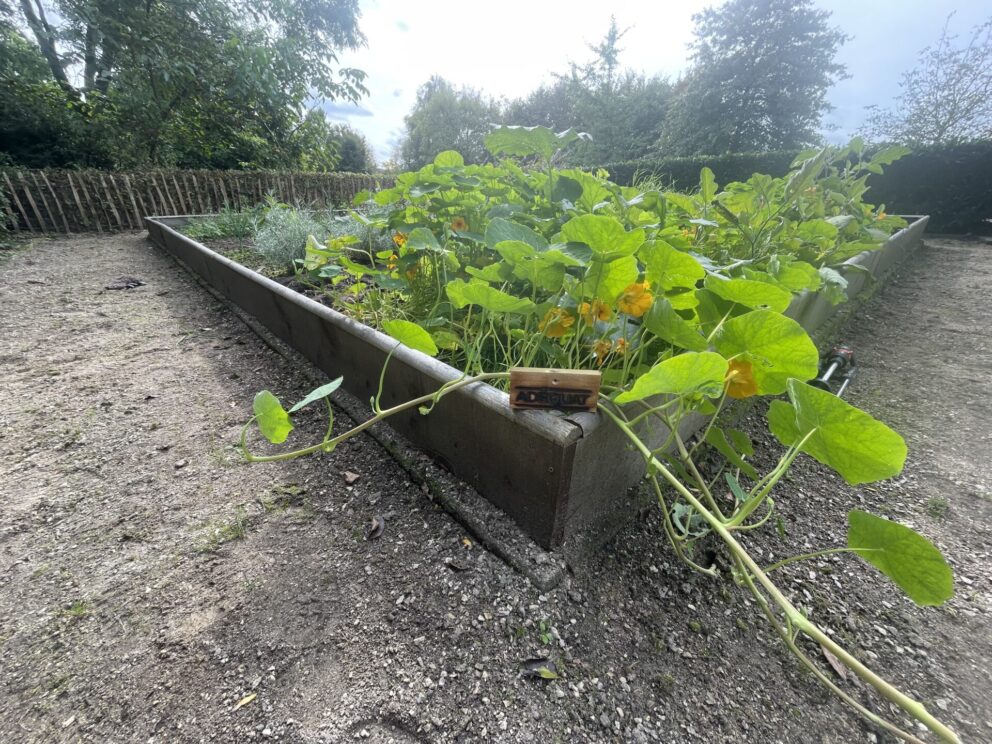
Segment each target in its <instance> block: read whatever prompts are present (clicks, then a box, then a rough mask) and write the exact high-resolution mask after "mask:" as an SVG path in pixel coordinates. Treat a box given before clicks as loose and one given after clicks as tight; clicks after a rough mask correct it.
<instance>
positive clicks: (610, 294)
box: [583, 256, 640, 305]
mask: <svg viewBox="0 0 992 744" xmlns="http://www.w3.org/2000/svg"><path fill="white" fill-rule="evenodd" d="M639 275H640V270H639V269H638V267H637V259H636V258H634V257H633V256H624V257H623V258H618V259H616V260H614V261H610V262H609V263H606V264H602V263H595V264H593V265H592V266H590V267H589V270H588V272H587V273H586V278H585V281H584V282H583V285H584V288H587V289H588V291H589V292H590V293H591V294H593V295H594V296H595V297H596V298H597V299H599V300H602V301H603V302H605V303H606V304H607V305H612V304H613V303H614V302H615V301H616V299H617V298H618V297H619V296H620V295H621V294H623V291H624V290H625V289H626V288H627V287H629V286H630V285H631V284H633V283H634V282H636V281H637V277H638V276H639Z"/></svg>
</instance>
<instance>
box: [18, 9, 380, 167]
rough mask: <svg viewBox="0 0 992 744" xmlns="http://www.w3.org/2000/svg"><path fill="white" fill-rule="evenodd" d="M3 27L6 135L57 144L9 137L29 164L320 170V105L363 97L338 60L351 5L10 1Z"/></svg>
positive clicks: (327, 146)
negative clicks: (37, 135)
mask: <svg viewBox="0 0 992 744" xmlns="http://www.w3.org/2000/svg"><path fill="white" fill-rule="evenodd" d="M14 8H16V11H15V10H14ZM54 19H57V21H56V20H54ZM2 33H3V35H4V36H3V40H4V44H3V46H4V52H3V54H2V55H0V96H2V99H3V103H4V104H6V105H5V106H4V109H3V112H2V113H0V131H2V132H4V133H5V134H6V133H10V134H11V135H18V134H19V133H24V132H30V131H32V130H33V129H34V130H35V131H37V129H36V125H37V124H38V123H39V122H40V121H43V122H44V124H45V126H43V127H42V130H43V131H44V134H45V136H44V137H43V138H42V140H43V141H42V142H41V143H39V144H40V145H43V144H44V140H48V141H50V144H51V145H53V146H52V147H40V146H39V147H36V148H34V150H32V149H31V148H30V147H27V149H26V150H19V151H15V152H11V149H13V146H15V145H17V144H18V142H21V140H20V139H18V138H17V137H14V138H13V139H12V140H9V139H7V138H5V140H4V142H5V144H4V148H5V149H6V150H7V151H8V153H9V156H10V157H16V158H17V159H18V160H19V161H20V162H26V163H27V164H32V165H45V164H49V165H68V164H82V165H113V166H117V167H127V166H135V165H143V164H154V165H163V164H164V165H177V166H180V167H220V168H232V167H311V168H317V169H322V170H326V169H328V168H330V167H332V166H334V165H335V163H336V158H337V151H338V150H340V143H338V142H337V140H336V139H335V133H336V130H334V129H333V128H332V127H331V126H330V124H328V123H327V122H326V120H325V119H324V117H323V114H322V113H320V112H316V113H317V114H319V116H317V115H315V113H314V111H315V108H316V106H317V104H318V103H319V102H320V101H322V100H333V99H345V100H353V101H354V100H357V99H358V98H359V97H360V96H361V95H362V94H363V93H364V92H365V88H364V86H363V79H364V74H363V73H362V72H361V71H359V70H354V69H350V68H344V67H341V66H340V65H338V59H339V58H338V55H339V53H340V52H341V51H342V50H344V49H350V48H356V47H357V46H358V45H360V44H361V43H362V42H363V40H364V39H363V36H362V34H361V32H360V30H359V28H358V3H357V0H323V1H322V2H312V1H310V0H161V1H159V2H153V3H130V2H125V3H121V2H114V1H113V0H47V1H46V0H18V3H17V4H16V6H14V7H12V8H8V13H7V17H6V18H5V19H4V24H3V29H2ZM29 40H30V41H29ZM24 71H26V72H24ZM80 140H88V141H91V142H93V143H96V145H94V146H92V147H90V148H89V149H87V148H80V146H79V144H80ZM22 144H24V143H23V142H22ZM316 145H319V146H316ZM315 146H316V151H315V150H314V148H315ZM305 150H306V151H307V152H304V151H305ZM73 153H76V155H73Z"/></svg>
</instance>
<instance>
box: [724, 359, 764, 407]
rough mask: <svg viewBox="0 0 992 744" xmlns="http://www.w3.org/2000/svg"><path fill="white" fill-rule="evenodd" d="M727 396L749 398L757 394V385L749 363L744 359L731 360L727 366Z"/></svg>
mask: <svg viewBox="0 0 992 744" xmlns="http://www.w3.org/2000/svg"><path fill="white" fill-rule="evenodd" d="M724 382H726V384H727V395H728V396H729V397H731V398H737V399H738V400H740V399H741V398H750V397H751V396H752V395H757V394H758V383H757V381H755V379H754V370H753V369H752V368H751V362H749V361H747V360H745V359H731V360H730V364H728V365H727V377H726V378H725V380H724Z"/></svg>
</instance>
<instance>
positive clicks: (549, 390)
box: [510, 367, 602, 411]
mask: <svg viewBox="0 0 992 744" xmlns="http://www.w3.org/2000/svg"><path fill="white" fill-rule="evenodd" d="M601 378H602V375H601V374H600V373H599V372H597V371H594V370H583V369H543V368H540V367H514V368H513V369H511V370H510V408H559V409H562V410H566V411H594V410H596V404H597V403H598V402H599V383H600V380H601Z"/></svg>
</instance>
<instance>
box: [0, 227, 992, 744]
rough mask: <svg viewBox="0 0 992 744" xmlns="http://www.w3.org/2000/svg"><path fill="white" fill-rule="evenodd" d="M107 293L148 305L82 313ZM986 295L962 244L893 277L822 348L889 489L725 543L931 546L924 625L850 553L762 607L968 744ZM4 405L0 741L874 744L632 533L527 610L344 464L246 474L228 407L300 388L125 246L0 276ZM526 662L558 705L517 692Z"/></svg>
mask: <svg viewBox="0 0 992 744" xmlns="http://www.w3.org/2000/svg"><path fill="white" fill-rule="evenodd" d="M122 275H128V276H134V277H138V278H140V279H142V280H144V281H145V282H146V284H145V285H144V286H140V287H136V288H134V289H127V290H118V291H113V290H106V289H104V287H105V285H107V284H110V283H111V282H113V281H114V280H115V279H117V278H118V277H120V276H122ZM990 286H992V246H989V245H986V244H983V243H979V242H960V241H951V240H933V241H931V242H929V244H928V245H927V246H926V247H925V248H924V249H923V250H922V251H921V252H920V253H919V254H918V255H917V257H916V258H914V259H913V260H912V261H910V262H909V264H908V265H906V266H904V267H903V268H902V270H901V272H900V274H899V276H898V277H897V278H896V281H894V282H893V283H892V284H890V285H889V286H888V287H887V288H886V289H885V290H884V291H883V292H881V293H880V295H878V296H877V297H876V298H875V299H874V300H873V301H872V302H871V303H870V304H869V305H868V306H867V307H866V308H865V309H864V310H863V312H861V313H860V315H859V316H858V320H857V322H856V323H855V324H854V325H850V326H849V327H848V328H846V329H845V331H844V333H845V335H844V340H845V341H847V342H849V343H851V344H852V345H853V346H854V347H855V349H856V350H857V352H858V354H859V357H860V366H861V370H860V376H859V377H858V378H857V379H856V381H855V383H854V385H853V387H852V389H851V390H850V395H849V398H850V399H851V401H852V402H854V403H855V404H857V405H860V406H862V407H864V408H866V409H867V410H868V411H870V412H871V413H873V414H874V415H876V416H877V417H879V418H881V419H882V420H884V421H887V422H888V423H890V424H892V425H893V426H894V427H895V428H896V429H897V430H899V431H900V432H902V433H903V434H904V435H905V436H906V438H907V440H908V443H909V446H910V458H909V462H908V465H907V467H906V470H905V472H904V474H903V475H902V476H901V477H899V478H897V479H896V480H894V481H891V482H888V483H883V484H876V485H871V486H866V487H861V488H851V487H848V486H846V485H844V484H843V483H842V482H840V481H839V480H838V479H837V478H834V477H832V476H831V475H829V474H827V473H825V472H824V470H823V469H822V468H820V467H819V466H817V465H816V464H815V463H813V462H811V461H809V460H801V461H800V462H799V464H798V465H797V466H796V468H795V470H794V472H793V474H792V476H791V478H790V479H789V480H787V481H785V482H783V483H782V484H781V485H780V487H779V489H778V492H777V499H776V500H777V504H778V505H779V506H780V507H781V514H782V519H783V524H784V528H785V530H786V536H785V538H784V539H783V537H782V536H780V534H779V533H778V531H777V530H775V529H774V528H772V529H770V530H768V531H767V532H765V533H763V534H762V535H759V536H755V537H754V538H753V539H751V540H750V541H749V545H751V546H752V547H753V549H754V551H755V552H756V553H757V554H759V555H760V557H761V559H762V560H765V561H768V562H772V561H773V560H775V559H778V558H781V557H783V556H784V555H786V554H788V553H790V552H802V551H804V550H806V549H808V548H814V547H826V546H832V545H839V544H842V542H843V534H844V530H845V516H844V515H845V513H846V511H847V510H848V509H849V508H852V507H857V508H864V509H868V510H870V511H873V512H876V513H880V514H883V515H887V516H891V517H893V518H895V519H899V520H900V521H903V522H905V523H907V524H909V525H911V526H913V527H915V528H917V529H919V530H921V531H922V532H923V533H924V534H926V535H927V536H929V537H930V538H931V539H933V540H934V541H935V542H936V543H937V544H938V545H939V546H940V547H941V548H942V549H943V551H944V553H945V554H946V555H947V557H948V558H949V560H950V561H951V562H952V563H953V565H954V569H955V573H956V579H957V585H956V588H957V593H956V596H955V598H954V599H953V600H952V601H951V602H950V603H949V604H948V605H947V606H946V607H944V608H940V609H919V608H917V607H915V606H913V605H912V604H911V603H909V602H908V600H905V599H903V598H902V597H901V596H900V594H899V593H898V592H897V591H896V590H895V589H893V588H892V587H890V586H889V585H888V584H887V583H886V581H885V580H884V579H883V578H881V577H880V576H878V575H876V574H874V573H872V572H871V571H869V570H867V569H866V568H864V567H862V565H860V564H859V563H858V560H857V559H856V558H852V557H849V556H834V557H832V558H831V559H828V560H823V561H818V562H814V563H810V564H807V565H799V566H790V567H788V568H786V569H783V570H782V571H781V573H780V574H779V578H780V580H781V581H782V582H783V584H784V586H785V587H786V588H787V589H788V591H789V593H790V595H791V596H792V597H794V598H795V599H796V601H798V602H799V603H801V604H802V605H803V607H804V608H806V609H807V610H808V611H809V612H810V613H811V614H812V616H813V618H814V619H816V620H817V621H819V622H820V623H822V624H823V625H824V626H825V627H826V628H828V629H829V631H830V632H832V633H833V634H834V635H835V636H836V637H838V638H839V639H842V640H843V641H845V642H847V643H848V644H850V647H851V648H852V650H854V651H855V652H857V653H858V654H859V655H860V656H861V657H862V658H863V659H865V660H866V661H867V662H868V663H869V664H870V665H871V666H873V667H874V668H875V669H877V670H878V671H880V672H882V673H883V674H884V675H885V676H887V677H889V678H890V679H891V680H892V681H893V682H895V683H896V684H898V685H899V686H901V687H904V688H905V689H906V690H907V691H908V692H910V693H911V694H912V695H914V696H916V697H918V698H919V699H921V700H923V701H924V702H925V703H926V704H927V705H928V706H929V707H930V708H931V709H932V710H934V711H935V712H936V713H938V714H939V715H940V716H941V717H942V718H943V719H944V720H946V721H947V722H948V723H950V724H951V725H953V726H954V727H955V728H956V729H957V730H958V731H959V732H960V733H961V735H962V736H963V738H964V739H965V740H967V741H976V742H977V741H990V740H992V684H990V675H989V668H990V666H992V627H990V614H989V613H990V609H992V599H990V589H992V570H990V568H989V566H990V560H992V533H990V527H992V500H990V499H992V466H990V462H989V457H990V453H992V441H990V433H989V431H990V430H989V421H990V419H992V373H990V370H992V341H990V336H989V332H988V323H989V312H988V296H989V294H988V293H989V287H990ZM0 380H2V385H0V741H3V742H59V741H65V742H76V741H85V742H138V741H140V742H199V741H219V742H228V741H231V742H234V741H236V742H244V741H269V740H271V741H284V742H343V741H352V740H356V739H357V740H366V741H372V742H388V741H394V742H449V741H459V742H461V741H465V742H468V741H499V742H533V741H541V742H548V743H549V744H550V742H573V741H597V742H598V741H624V742H627V741H630V742H644V741H666V742H684V741H689V742H724V741H726V742H741V741H747V742H799V741H802V742H859V741H860V742H869V741H887V740H888V737H887V735H883V734H881V733H879V732H878V731H877V730H875V729H873V728H872V727H871V726H869V725H868V724H866V723H864V722H863V721H862V720H861V719H860V718H858V717H857V716H856V715H855V714H853V713H851V712H850V711H849V710H848V709H847V708H846V707H845V706H844V705H843V704H842V703H840V702H839V701H838V700H837V699H835V698H834V697H833V696H832V695H830V694H828V693H826V692H825V691H824V690H823V689H822V688H821V687H819V686H818V685H817V684H816V683H815V681H814V680H813V679H812V677H811V675H809V674H808V673H806V672H804V671H802V670H801V669H800V667H799V665H798V664H797V662H796V661H795V660H794V659H793V658H791V657H790V656H789V655H788V654H787V653H785V652H783V651H782V650H781V649H780V648H779V646H778V645H776V643H775V642H774V641H773V640H772V638H771V634H770V632H769V628H768V626H767V624H766V623H765V621H764V620H763V618H761V617H760V616H759V615H758V613H757V611H756V608H755V606H754V604H753V603H752V602H751V601H750V600H749V598H748V596H746V595H745V593H744V591H743V590H741V589H740V588H738V587H737V586H736V585H734V584H733V582H732V581H730V580H729V579H723V580H720V581H714V580H710V579H707V578H705V577H699V576H696V575H694V574H693V573H691V572H690V571H688V570H687V569H685V568H683V567H682V566H681V565H679V564H678V563H676V562H675V561H674V560H673V557H672V554H671V552H670V550H669V549H668V548H667V547H666V546H665V544H664V543H663V541H662V533H661V530H660V527H659V521H658V514H657V513H656V512H654V513H651V514H648V515H647V517H646V518H645V519H644V520H643V521H641V522H639V523H638V524H636V525H632V526H631V527H630V528H629V529H627V530H626V531H624V532H623V533H622V534H620V535H619V536H618V537H617V538H616V539H615V540H614V541H613V542H612V543H611V544H610V545H608V546H607V547H606V548H605V549H603V550H602V552H600V553H599V554H597V555H596V556H595V557H593V558H591V559H590V560H589V561H588V564H587V565H584V566H582V567H580V568H577V570H576V573H575V574H574V575H571V576H569V577H568V578H567V579H566V580H565V582H564V584H563V585H562V586H560V587H559V588H557V589H555V590H552V591H550V592H548V593H547V594H541V593H540V592H539V591H537V590H536V589H534V588H533V587H532V586H531V585H530V584H529V583H528V582H527V580H526V579H524V578H523V577H522V576H520V575H519V574H516V573H515V572H514V571H513V570H511V569H510V568H508V567H507V566H506V565H505V564H503V563H502V562H501V561H500V560H498V559H497V558H496V557H494V556H493V555H491V554H490V553H488V552H486V551H485V550H482V549H480V547H479V546H478V545H476V544H475V542H474V541H473V540H472V538H471V536H470V535H468V534H466V532H465V531H464V529H463V528H462V527H460V526H459V524H458V523H456V522H455V521H454V520H453V519H452V518H451V517H450V516H449V515H447V514H446V513H445V512H443V511H441V510H439V509H437V508H436V507H435V506H434V505H433V504H432V503H431V502H430V500H429V499H428V498H427V497H426V496H425V495H424V494H423V493H422V492H421V490H420V488H419V487H418V486H416V485H415V484H413V483H412V482H410V480H409V479H408V478H407V476H406V474H405V472H404V471H403V470H402V469H401V468H400V467H399V466H397V465H396V464H395V463H394V462H393V461H392V460H391V459H389V457H388V456H386V455H385V454H384V452H383V451H382V450H381V449H380V448H379V447H378V445H376V444H375V443H374V442H373V441H372V440H370V439H365V438H362V439H360V440H357V441H355V442H354V443H352V444H349V445H347V446H342V447H341V448H339V449H338V450H337V451H335V452H334V453H333V454H332V455H326V456H321V457H319V458H311V459H307V460H302V461H297V462H293V463H279V464H264V465H251V466H249V465H246V464H243V463H242V462H241V461H240V460H239V458H238V455H237V452H236V451H235V450H234V449H233V446H232V445H233V444H234V443H235V441H236V439H237V436H238V433H239V428H240V425H241V423H242V422H243V421H244V420H245V418H246V417H247V416H248V415H249V411H250V406H251V399H252V396H253V395H254V393H255V392H256V391H257V390H259V389H261V388H263V387H268V388H270V389H272V390H274V391H276V392H277V393H278V394H279V395H280V396H281V397H282V398H283V400H290V401H292V400H295V399H298V398H299V397H301V396H302V394H304V393H305V392H306V390H307V388H308V382H307V380H306V378H305V376H304V375H303V374H302V373H301V372H300V371H299V370H297V369H294V368H293V367H292V366H291V365H289V364H288V363H287V362H286V361H285V360H284V359H283V358H282V357H280V356H278V355H276V354H275V352H273V351H271V350H270V349H269V348H268V347H267V346H265V345H264V344H263V343H262V342H261V341H259V339H258V338H257V337H255V336H254V335H253V334H252V333H251V332H249V331H248V330H247V328H246V327H245V326H244V325H242V324H241V322H240V321H238V320H237V318H236V317H235V316H234V315H233V314H232V313H231V312H230V311H229V310H227V309H226V308H225V307H223V306H221V305H219V304H218V303H217V302H216V301H214V300H213V299H212V298H211V297H210V296H209V295H208V294H207V293H206V292H205V291H204V290H203V289H201V288H200V287H199V286H198V285H197V284H196V283H195V282H194V281H193V280H192V279H191V278H190V277H189V276H188V275H187V274H185V273H184V272H183V271H182V270H181V269H180V268H178V267H177V266H176V265H175V264H174V263H173V262H172V261H170V260H169V259H167V258H166V257H164V256H163V255H162V254H160V253H159V252H158V251H157V250H156V249H155V248H153V247H152V246H151V244H150V243H148V242H147V241H146V240H145V239H144V237H143V236H139V235H129V236H117V237H94V236H89V237H78V238H72V239H60V240H52V241H48V240H39V241H36V242H35V244H34V245H33V246H32V247H30V248H29V249H27V250H21V251H18V252H16V253H14V254H11V255H6V256H3V257H0ZM760 413H761V412H760V411H755V412H753V413H752V414H751V417H750V418H749V419H748V421H747V426H748V427H749V428H750V430H751V431H752V433H754V435H755V436H756V437H759V438H763V440H764V446H763V447H762V458H763V459H764V460H771V459H772V458H774V457H775V455H776V452H777V450H776V448H775V445H774V444H773V443H772V442H771V441H769V437H768V436H767V435H766V434H763V432H764V431H765V429H764V426H763V424H762V423H761V417H760ZM319 426H320V421H319V420H318V419H317V418H313V419H312V420H309V421H305V422H304V424H303V425H302V426H301V428H302V429H309V433H310V434H313V435H319V434H318V431H319ZM306 433H307V432H306V431H305V432H303V433H302V434H301V432H297V434H301V439H302V438H303V437H302V435H303V434H306ZM346 473H352V474H356V475H357V476H358V478H357V480H355V479H354V478H353V477H352V476H351V475H347V476H346ZM604 477H606V478H608V477H609V474H608V473H604ZM349 480H353V481H354V482H353V483H350V484H349V482H348V481H349ZM375 515H380V516H382V517H384V519H385V530H384V532H383V534H382V536H381V537H380V538H378V539H377V540H372V541H366V540H365V539H364V531H365V528H366V525H367V524H368V523H369V521H370V519H371V518H372V517H373V516H375ZM454 568H458V569H465V570H453V569H454ZM809 650H810V651H811V652H813V651H814V650H813V649H809ZM540 655H550V656H551V657H552V658H553V659H554V660H555V661H556V662H557V663H558V664H559V666H560V667H561V668H562V670H563V673H564V678H563V679H560V680H556V681H551V682H540V681H531V680H526V679H523V678H521V676H520V674H519V666H518V665H519V662H520V661H522V660H524V659H527V658H529V657H533V656H540ZM818 658H820V657H818ZM824 668H825V669H829V667H826V666H825V667H824ZM830 673H831V674H833V675H835V673H834V672H832V671H831V672H830ZM836 678H837V680H838V683H839V684H840V685H841V687H842V688H843V689H845V690H847V691H849V692H851V693H852V694H854V695H855V696H857V697H859V698H862V699H866V700H873V698H871V697H869V696H867V695H866V694H865V691H864V688H863V687H862V686H860V685H859V684H857V683H856V682H855V681H853V680H851V679H848V680H847V681H844V680H841V679H840V678H839V677H836ZM872 704H873V706H875V707H876V708H877V709H878V710H879V711H881V712H886V713H887V712H889V706H888V705H887V704H884V703H880V702H877V701H876V702H874V703H872ZM917 733H919V734H920V735H921V736H922V737H923V738H927V735H926V734H925V733H924V732H919V731H917Z"/></svg>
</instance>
